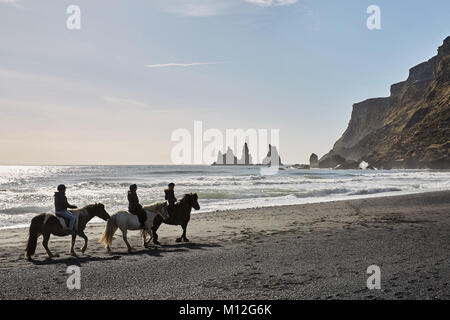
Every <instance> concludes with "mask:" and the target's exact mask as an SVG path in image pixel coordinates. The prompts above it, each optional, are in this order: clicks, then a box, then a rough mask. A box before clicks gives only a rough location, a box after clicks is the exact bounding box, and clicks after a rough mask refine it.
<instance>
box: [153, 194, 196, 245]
mask: <svg viewBox="0 0 450 320" xmlns="http://www.w3.org/2000/svg"><path fill="white" fill-rule="evenodd" d="M192 208H194V209H195V210H200V205H199V204H198V195H197V194H196V193H186V194H185V195H184V196H183V198H182V199H181V200H180V201H178V202H177V203H176V204H175V205H174V206H173V207H172V208H169V209H170V212H169V215H170V217H169V218H168V219H163V217H161V216H156V217H155V220H154V221H153V227H152V233H153V243H154V244H157V245H159V244H160V243H159V242H158V234H157V233H156V231H158V228H159V226H160V225H161V223H163V222H164V223H165V224H170V225H174V226H177V225H181V227H182V228H183V234H182V235H181V237H180V238H177V239H176V242H182V241H183V240H184V241H185V242H189V240H188V238H186V229H187V225H188V223H189V220H190V219H191V210H192Z"/></svg>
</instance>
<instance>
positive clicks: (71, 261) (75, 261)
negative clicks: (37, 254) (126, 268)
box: [31, 255, 121, 266]
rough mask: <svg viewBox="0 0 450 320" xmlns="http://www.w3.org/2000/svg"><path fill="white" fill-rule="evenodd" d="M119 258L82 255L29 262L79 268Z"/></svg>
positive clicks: (118, 257)
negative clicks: (89, 263)
mask: <svg viewBox="0 0 450 320" xmlns="http://www.w3.org/2000/svg"><path fill="white" fill-rule="evenodd" d="M120 258H121V257H120V256H111V257H92V256H90V255H83V256H79V257H67V258H61V259H60V258H57V257H56V258H53V259H48V258H47V259H45V260H42V261H38V260H31V262H32V263H33V264H35V265H51V264H66V265H67V266H73V265H75V266H81V265H82V264H83V263H88V262H93V261H110V260H117V259H120Z"/></svg>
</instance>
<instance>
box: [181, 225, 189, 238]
mask: <svg viewBox="0 0 450 320" xmlns="http://www.w3.org/2000/svg"><path fill="white" fill-rule="evenodd" d="M181 227H182V228H183V234H182V235H181V238H182V239H183V240H184V242H189V239H188V238H186V230H187V223H186V224H185V225H182V226H181Z"/></svg>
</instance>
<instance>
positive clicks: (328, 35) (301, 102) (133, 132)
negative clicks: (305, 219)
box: [0, 0, 450, 165]
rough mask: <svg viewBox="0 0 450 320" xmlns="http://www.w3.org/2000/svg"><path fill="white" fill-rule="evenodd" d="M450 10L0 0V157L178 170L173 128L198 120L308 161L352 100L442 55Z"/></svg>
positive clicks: (171, 0)
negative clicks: (264, 140)
mask: <svg viewBox="0 0 450 320" xmlns="http://www.w3.org/2000/svg"><path fill="white" fill-rule="evenodd" d="M70 5H77V6H79V8H80V10H81V16H80V17H81V18H80V21H81V25H80V26H81V29H79V30H78V29H77V30H69V29H68V28H67V25H66V22H67V19H68V18H69V17H70V15H71V14H70V13H69V14H68V13H66V10H67V8H68V7H69V6H70ZM370 5H377V6H379V7H380V10H381V29H379V30H369V29H368V28H367V25H366V21H367V19H368V17H369V14H367V12H366V10H367V8H368V7H369V6H370ZM448 12H450V2H449V1H448V0H430V1H410V0H408V1H407V0H397V1H390V0H371V1H365V0H348V1H335V0H323V1H318V0H151V1H144V0H142V1H141V0H135V1H124V0H123V1H119V0H115V1H112V0H108V1H106V0H97V1H92V0H71V1H64V0H59V1H51V0H48V1H46V0H0V165H46V164H48V165H52V164H54V165H71V164H92V165H108V164H118V165H121V164H124V165H125V164H130V165H131V164H172V163H173V159H172V158H171V150H172V149H173V148H174V146H175V145H176V144H177V143H176V142H174V141H171V135H172V133H173V132H174V131H175V130H176V129H180V128H185V129H187V130H189V131H190V132H193V128H194V121H202V123H203V127H204V129H205V130H206V129H208V128H216V129H219V130H221V131H222V132H225V130H226V129H238V128H242V129H244V130H247V129H268V130H271V129H278V130H279V135H280V138H279V151H280V154H281V157H282V160H283V162H284V163H292V164H293V163H308V159H309V156H310V154H311V153H313V152H314V153H316V154H318V155H319V157H320V156H322V155H324V154H325V153H326V152H328V151H329V150H330V149H331V147H332V146H333V144H334V142H335V141H336V140H337V139H338V138H339V137H340V136H341V135H342V133H343V132H344V130H345V129H346V126H347V124H348V121H349V120H350V115H351V111H352V105H353V104H354V103H356V102H360V101H362V100H365V99H368V98H374V97H381V96H388V95H389V88H390V85H391V84H394V83H396V82H400V81H403V80H405V79H406V78H407V76H408V70H409V68H411V67H413V66H414V65H416V64H418V63H421V62H423V61H426V60H428V59H429V58H431V57H432V56H434V55H435V54H436V51H437V48H438V46H440V45H441V44H442V41H443V40H444V39H445V38H446V37H447V36H449V35H450V19H448ZM224 147H225V146H224ZM238 149H239V152H240V147H238ZM239 152H238V153H239Z"/></svg>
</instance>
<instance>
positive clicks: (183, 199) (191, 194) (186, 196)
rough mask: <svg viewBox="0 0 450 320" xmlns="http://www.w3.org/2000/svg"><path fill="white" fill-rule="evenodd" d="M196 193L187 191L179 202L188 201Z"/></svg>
mask: <svg viewBox="0 0 450 320" xmlns="http://www.w3.org/2000/svg"><path fill="white" fill-rule="evenodd" d="M193 195H194V194H193V193H192V192H191V193H185V194H184V196H183V198H181V200H180V201H179V203H183V202H186V201H187V200H188V199H189V198H191V197H192V196H193Z"/></svg>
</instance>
